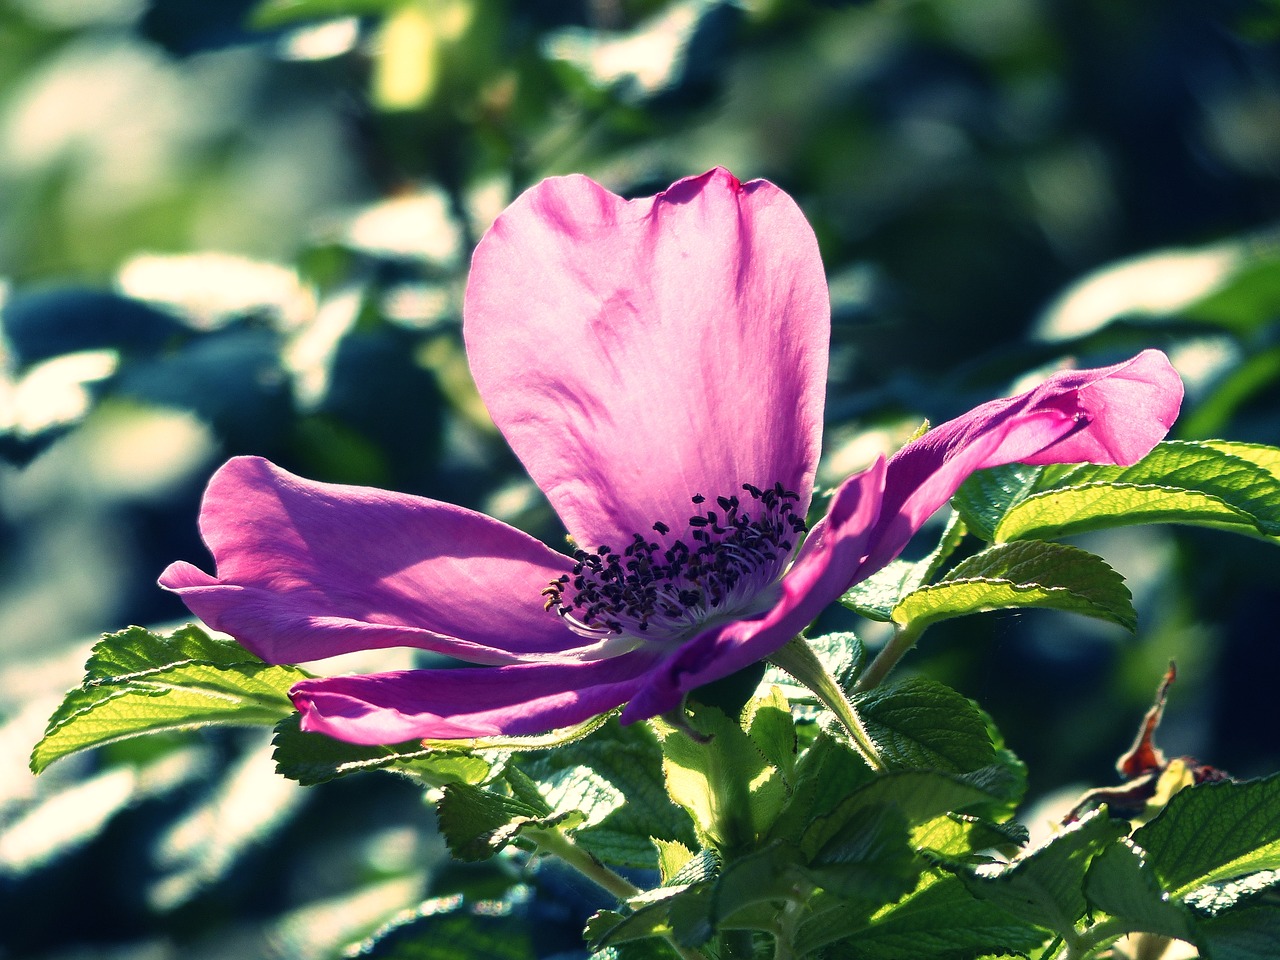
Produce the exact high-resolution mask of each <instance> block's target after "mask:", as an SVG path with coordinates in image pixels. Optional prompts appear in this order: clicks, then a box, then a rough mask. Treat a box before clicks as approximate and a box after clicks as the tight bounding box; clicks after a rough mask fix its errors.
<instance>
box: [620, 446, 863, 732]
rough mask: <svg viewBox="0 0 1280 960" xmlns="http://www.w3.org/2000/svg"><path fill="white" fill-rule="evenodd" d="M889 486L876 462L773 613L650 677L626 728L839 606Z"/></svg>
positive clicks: (696, 645)
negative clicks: (882, 497)
mask: <svg viewBox="0 0 1280 960" xmlns="http://www.w3.org/2000/svg"><path fill="white" fill-rule="evenodd" d="M884 482H885V464H884V461H883V460H878V461H876V463H875V464H873V465H872V466H871V467H870V468H868V469H867V470H865V471H863V472H862V473H860V474H857V475H856V476H853V477H850V478H849V479H848V480H846V481H845V482H844V483H843V484H841V485H840V488H839V489H838V490H837V491H836V492H835V494H834V495H833V496H832V498H831V506H830V509H829V511H828V512H827V515H826V517H825V518H823V522H822V523H821V524H819V525H817V526H815V528H814V530H813V532H812V533H811V535H810V536H809V539H808V540H806V541H805V546H806V549H805V551H804V552H803V554H802V555H801V556H800V557H799V558H798V559H797V560H796V562H795V564H794V565H792V567H791V569H790V570H789V571H788V572H787V575H786V576H785V577H783V579H782V583H781V584H780V585H779V586H780V596H779V598H778V601H777V603H776V604H775V605H774V606H773V608H772V609H771V610H770V611H769V612H768V613H767V614H765V615H764V616H763V617H762V618H760V619H759V620H740V621H737V622H735V623H728V624H725V625H723V626H721V627H718V628H716V629H712V630H708V631H706V632H704V633H702V634H700V635H699V636H697V637H695V638H694V639H693V640H691V641H689V642H688V643H686V644H684V646H682V647H681V648H680V650H679V651H678V652H677V653H676V654H675V655H674V656H672V657H670V658H669V659H668V660H667V661H666V662H665V663H663V664H662V665H661V667H660V668H659V669H657V670H654V671H652V672H651V673H650V674H649V676H648V677H647V679H646V683H645V686H644V688H643V689H642V690H641V691H640V692H639V693H638V694H637V695H636V696H635V697H634V698H633V699H632V700H631V702H630V703H628V704H627V707H626V709H625V710H623V712H622V720H623V722H624V723H631V722H633V721H635V720H643V719H644V718H646V717H652V716H656V715H658V714H661V713H666V712H667V711H669V710H674V709H675V708H677V707H678V706H680V704H681V703H682V702H683V700H684V697H685V695H686V694H687V693H689V691H690V690H693V689H694V688H695V687H700V686H702V685H703V684H706V683H710V682H711V681H713V680H719V679H720V678H721V677H727V676H728V675H729V674H731V673H733V672H735V671H737V670H741V669H742V668H743V667H746V666H749V665H750V664H752V663H755V662H756V661H757V660H762V659H764V658H765V657H767V656H769V654H771V653H773V652H774V651H775V650H777V649H779V648H780V647H782V646H783V645H784V644H786V643H787V642H788V641H789V640H790V639H791V638H792V637H794V636H796V635H797V634H798V633H799V632H800V631H801V630H803V629H804V628H805V627H807V626H808V625H809V624H810V623H811V622H812V621H813V620H814V619H816V618H817V616H818V614H820V613H821V612H822V611H823V609H824V608H826V606H827V605H828V604H830V603H832V602H833V601H835V600H836V599H837V598H839V596H840V595H841V594H842V593H844V591H845V590H847V589H848V588H849V571H850V570H856V569H858V568H859V567H860V566H861V565H862V562H863V560H864V559H865V557H866V554H867V546H868V543H869V541H870V537H871V533H872V530H873V529H874V527H875V523H876V519H877V517H878V516H879V515H880V503H881V496H882V494H883V490H884Z"/></svg>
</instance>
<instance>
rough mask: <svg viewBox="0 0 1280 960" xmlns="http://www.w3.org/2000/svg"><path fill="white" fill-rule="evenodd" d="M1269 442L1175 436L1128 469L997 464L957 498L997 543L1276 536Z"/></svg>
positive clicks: (1278, 500) (968, 518)
mask: <svg viewBox="0 0 1280 960" xmlns="http://www.w3.org/2000/svg"><path fill="white" fill-rule="evenodd" d="M1264 449H1265V448H1261V449H1259V448H1250V447H1248V446H1247V445H1246V446H1241V447H1233V446H1230V445H1228V446H1223V445H1219V444H1217V442H1211V443H1189V442H1185V441H1171V442H1165V443H1161V444H1159V445H1158V446H1157V447H1156V448H1155V449H1154V450H1152V451H1151V453H1149V454H1148V455H1147V456H1146V457H1145V458H1144V459H1143V460H1141V461H1140V462H1138V463H1136V464H1134V465H1133V466H1131V467H1118V466H1098V465H1094V464H1083V465H1079V466H1049V467H1026V466H1013V467H998V468H995V469H993V470H987V471H979V472H978V473H977V474H975V475H974V476H973V477H971V478H970V479H969V480H968V481H966V482H965V484H964V485H963V486H962V487H961V488H960V491H959V492H958V493H957V495H956V497H955V499H954V500H953V504H954V506H955V507H956V509H957V510H959V511H960V513H961V515H962V516H963V517H964V519H965V523H966V524H967V525H968V526H969V529H970V530H972V531H973V532H974V533H975V534H977V535H978V536H981V537H983V538H984V539H987V540H991V541H1009V540H1019V539H1028V538H1040V539H1052V538H1057V537H1064V536H1068V535H1071V534H1077V533H1083V532H1085V531H1087V530H1097V529H1102V528H1106V527H1117V526H1124V525H1127V524H1135V523H1186V524H1198V525H1203V526H1211V527H1219V528H1226V529H1230V530H1233V531H1235V532H1239V533H1248V534H1253V535H1255V536H1258V535H1260V536H1265V537H1274V536H1277V535H1280V478H1277V476H1276V475H1275V473H1274V472H1273V471H1272V470H1271V469H1268V467H1267V466H1266V465H1264V464H1263V463H1261V462H1259V461H1260V460H1265V459H1267V457H1268V455H1264V454H1263V453H1262V450H1264ZM1228 451H1230V452H1228Z"/></svg>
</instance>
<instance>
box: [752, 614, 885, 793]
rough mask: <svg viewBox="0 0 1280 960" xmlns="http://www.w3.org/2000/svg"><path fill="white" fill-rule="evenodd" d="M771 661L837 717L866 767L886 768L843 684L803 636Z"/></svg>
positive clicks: (773, 656) (792, 640) (778, 651)
mask: <svg viewBox="0 0 1280 960" xmlns="http://www.w3.org/2000/svg"><path fill="white" fill-rule="evenodd" d="M769 659H770V660H771V661H772V662H773V663H774V665H775V666H777V667H779V668H781V669H782V670H785V671H786V672H787V673H789V674H791V676H793V677H795V678H796V679H797V680H798V681H800V682H801V683H802V684H804V685H805V686H806V687H808V688H809V689H810V690H811V691H812V692H813V695H814V696H815V697H817V698H818V700H819V701H821V703H822V704H823V706H825V707H826V708H827V709H828V710H830V711H831V712H832V713H834V714H835V715H836V719H838V720H839V721H840V723H841V724H842V725H843V726H844V728H845V730H847V731H848V732H849V737H850V738H851V739H852V740H853V743H854V746H856V747H857V748H858V752H859V753H861V754H862V758H863V759H864V760H866V761H867V765H868V766H869V767H871V769H872V770H881V771H882V770H884V769H885V763H884V760H882V759H881V757H880V750H879V748H878V747H877V746H876V744H875V741H874V740H872V739H871V734H869V733H867V728H866V727H865V726H863V723H862V718H861V717H859V716H858V711H857V710H856V709H854V706H853V704H851V703H850V702H849V698H848V697H846V696H845V695H844V691H842V690H841V689H840V685H839V684H837V683H836V681H835V678H834V677H832V676H831V674H830V673H828V672H827V668H826V667H824V666H823V665H822V661H821V660H819V659H818V657H817V655H816V654H815V653H814V652H813V649H812V648H811V647H810V646H809V644H807V643H805V641H804V638H803V637H794V638H792V639H791V640H790V641H789V642H788V643H787V645H786V646H785V647H783V648H782V649H780V650H776V651H774V653H773V655H772V656H770V657H769Z"/></svg>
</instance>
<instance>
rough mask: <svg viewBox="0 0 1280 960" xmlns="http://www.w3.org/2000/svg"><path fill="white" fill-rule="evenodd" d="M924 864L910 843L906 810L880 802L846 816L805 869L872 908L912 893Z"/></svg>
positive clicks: (832, 888)
mask: <svg viewBox="0 0 1280 960" xmlns="http://www.w3.org/2000/svg"><path fill="white" fill-rule="evenodd" d="M923 868H924V863H923V861H921V860H920V859H918V858H917V857H916V855H915V851H914V850H913V849H912V848H911V843H910V839H909V837H908V834H907V820H906V817H905V816H904V815H903V812H902V810H901V809H900V808H899V807H898V806H897V805H896V804H890V803H879V804H871V805H868V806H863V807H860V808H858V809H857V810H856V811H854V812H853V814H852V815H851V816H850V817H848V818H847V819H845V820H844V822H843V823H842V825H841V827H840V829H839V831H838V832H837V833H835V834H833V835H832V836H830V837H828V838H827V840H826V842H825V843H824V844H823V845H822V847H821V848H820V849H819V850H818V851H817V852H816V853H815V854H814V856H813V858H812V859H811V860H810V861H809V863H808V864H807V866H806V868H805V870H804V874H805V875H806V876H807V877H808V878H809V879H810V880H812V881H813V882H814V883H816V884H817V885H818V886H819V887H821V888H822V889H824V890H826V891H827V892H829V893H832V894H835V895H836V896H838V897H840V898H841V899H843V900H844V901H845V902H846V903H850V904H852V905H853V906H854V907H856V908H859V909H864V910H866V911H867V912H870V911H871V910H873V909H875V908H876V907H879V906H881V905H883V904H885V903H891V902H893V901H894V900H897V899H898V898H899V897H901V896H903V895H905V894H907V893H909V892H910V891H911V890H912V888H914V887H915V885H916V880H917V879H918V878H919V876H920V872H921V870H922V869H923Z"/></svg>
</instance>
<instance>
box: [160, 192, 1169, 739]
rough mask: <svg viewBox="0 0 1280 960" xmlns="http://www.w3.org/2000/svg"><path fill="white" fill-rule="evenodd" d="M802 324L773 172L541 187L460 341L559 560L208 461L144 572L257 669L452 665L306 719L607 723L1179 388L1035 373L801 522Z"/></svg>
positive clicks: (358, 694)
mask: <svg viewBox="0 0 1280 960" xmlns="http://www.w3.org/2000/svg"><path fill="white" fill-rule="evenodd" d="M829 329H830V313H829V303H828V294H827V287H826V282H825V280H824V276H823V269H822V263H821V260H820V259H819V256H818V247H817V243H816V241H815V239H814V235H813V232H812V230H811V229H810V228H809V225H808V224H807V223H806V221H805V219H804V216H803V215H802V214H801V212H800V210H799V208H798V207H797V206H796V205H795V203H794V202H793V201H792V200H791V199H790V198H789V197H788V196H787V195H786V194H784V193H783V192H782V191H780V190H779V189H778V188H777V187H775V186H773V185H772V184H770V183H767V182H764V181H754V182H751V183H747V184H742V183H739V181H738V180H736V179H735V178H734V177H733V176H732V175H731V174H729V173H728V172H727V171H725V170H720V169H717V170H712V171H710V172H708V173H705V174H703V175H702V176H700V177H694V178H691V179H687V180H681V181H680V182H678V183H676V184H674V185H673V186H671V188H670V189H668V190H667V191H665V192H664V193H661V194H659V195H658V196H656V197H652V198H648V199H643V200H632V201H624V200H622V199H621V198H619V197H617V196H615V195H614V194H612V193H609V192H608V191H607V190H605V189H604V188H602V187H600V186H599V185H598V184H596V183H593V182H592V181H591V180H589V179H587V178H585V177H581V176H573V177H563V178H556V179H551V180H546V181H544V182H542V183H541V184H539V185H538V186H536V187H534V188H532V189H531V190H529V191H528V192H526V193H525V194H524V195H523V196H521V197H520V198H519V199H518V200H516V202H515V203H513V204H512V205H511V207H510V208H509V209H508V210H507V211H506V212H505V213H504V214H503V215H502V216H501V217H500V218H499V219H498V221H497V222H496V223H495V224H494V226H493V228H492V229H491V230H490V231H489V232H488V234H487V235H486V236H485V238H484V239H483V240H482V241H481V242H480V244H479V246H478V248H477V249H476V253H475V257H474V261H473V263H472V271H471V278H470V283H469V286H468V289H467V296H466V305H465V322H464V332H465V336H466V344H467V351H468V354H469V356H470V360H471V369H472V373H473V374H474V376H475V381H476V385H477V387H478V388H479V390H480V394H481V396H482V397H483V399H484V401H485V403H486V404H487V405H488V408H489V412H490V413H491V414H492V416H493V419H494V422H495V423H496V424H497V425H498V427H499V428H500V429H501V430H502V432H503V434H504V435H505V437H506V439H507V441H508V442H509V443H510V444H511V446H512V448H513V449H514V450H515V452H516V454H517V455H518V456H519V457H520V459H521V461H522V462H523V463H524V465H525V467H526V468H527V469H528V471H529V473H530V475H531V476H532V477H533V479H534V480H535V481H536V482H537V484H538V486H540V487H541V488H542V490H543V492H544V493H545V494H546V495H547V497H548V499H549V500H550V502H551V504H552V506H553V507H554V508H555V509H556V511H557V513H558V514H559V515H560V518H561V519H562V520H563V521H564V523H565V526H566V527H567V528H568V530H569V533H570V534H571V535H572V538H573V542H574V544H576V545H577V547H578V548H579V549H578V551H577V552H576V553H575V555H574V556H565V555H563V554H560V553H557V552H556V551H553V550H551V549H550V548H548V547H546V546H545V545H543V544H542V543H540V542H539V541H537V540H534V539H533V538H532V537H529V536H527V535H526V534H524V533H521V532H520V531H518V530H515V529H513V528H512V527H509V526H506V525H505V524H503V523H500V522H498V521H497V520H494V519H491V518H490V517H487V516H484V515H483V514H480V513H475V512H472V511H470V510H465V509H463V508H461V507H457V506H452V505H450V504H447V503H440V502H437V501H434V500H427V499H421V498H417V497H410V496H405V495H402V494H397V493H389V492H386V491H381V490H372V489H363V488H357V487H347V486H335V485H330V484H321V483H314V482H311V481H308V480H303V479H300V478H298V477H295V476H292V475H290V474H288V473H286V472H284V471H283V470H281V469H279V468H278V467H275V466H273V465H272V464H270V463H268V462H266V461H265V460H260V459H255V458H237V459H234V460H232V461H230V462H229V463H227V464H226V465H225V466H223V467H222V468H221V469H220V470H219V471H218V472H217V473H216V474H215V475H214V477H213V479H212V480H211V481H210V483H209V488H208V491H207V492H206V494H205V499H204V504H203V507H202V509H201V513H200V528H201V532H202V534H203V536H204V539H205V542H206V543H207V544H208V545H209V548H210V549H211V551H212V552H213V556H214V559H215V561H216V563H217V576H209V575H208V574H206V573H204V572H202V571H201V570H199V569H197V568H196V567H194V566H192V565H191V564H189V563H185V562H178V563H174V564H172V565H171V566H170V567H169V568H168V569H167V570H166V571H165V572H164V574H163V575H162V576H161V578H160V583H161V584H162V585H163V586H165V587H167V588H168V589H170V590H173V591H175V592H176V593H178V594H179V595H181V597H182V598H183V600H184V601H185V602H186V604H187V606H188V607H190V609H191V610H192V612H193V613H195V614H196V615H197V616H199V617H200V618H201V619H203V620H204V621H205V622H206V623H208V624H209V625H210V626H211V627H213V628H215V629H218V630H222V631H225V632H227V633H229V634H231V635H232V636H233V637H235V638H236V639H237V640H239V641H240V643H242V644H243V645H244V646H246V647H247V648H249V649H250V650H252V651H253V652H254V653H256V654H258V655H259V656H261V657H262V658H263V659H265V660H267V661H268V662H271V663H297V662H305V661H311V660H318V659H322V658H325V657H330V656H334V655H335V654H341V653H347V652H350V651H354V650H365V649H371V648H382V647H392V646H408V647H417V648H420V649H424V650H433V651H437V652H440V653H444V654H448V655H450V656H452V657H456V658H458V659H460V660H464V661H468V662H470V663H472V664H477V665H478V666H476V667H469V668H459V669H453V670H408V671H398V672H394V673H382V674H375V675H371V676H342V677H325V678H320V679H314V680H306V681H304V682H302V683H299V684H298V685H297V686H295V687H294V689H293V691H292V696H293V700H294V703H295V704H296V705H297V707H298V709H299V710H300V711H301V712H302V725H303V728H304V729H306V730H315V731H322V732H324V733H327V734H330V735H331V736H334V737H337V738H339V739H342V740H348V741H351V742H355V743H393V742H400V741H404V740H410V739H414V738H437V739H447V738H469V737H476V736H486V735H494V734H531V733H539V732H543V731H546V730H550V729H553V728H556V727H562V726H567V725H570V724H573V723H577V722H579V721H582V720H585V719H587V718H589V717H591V716H594V715H596V714H599V713H602V712H604V711H608V710H611V709H613V708H615V707H618V706H620V705H623V704H625V705H626V706H625V709H624V710H623V714H622V718H623V721H624V722H630V721H634V720H639V719H642V718H645V717H650V716H654V715H656V714H659V713H663V712H666V711H669V710H672V709H674V708H677V707H679V706H680V704H681V703H682V702H683V698H684V696H685V695H686V694H687V693H688V692H689V691H690V690H692V689H693V688H694V687H697V686H700V685H702V684H705V683H708V682H710V681H712V680H716V679H718V678H720V677H724V676H726V675H728V674H729V673H732V672H734V671H736V670H738V669H739V668H741V667H744V666H747V665H748V664H750V663H753V662H755V661H757V660H760V659H761V658H764V657H767V656H769V655H770V654H771V653H773V652H774V651H776V650H777V649H778V648H780V647H781V646H782V645H783V644H785V643H786V642H787V641H788V640H790V639H791V638H792V637H793V636H795V635H796V634H797V633H798V632H799V631H800V630H801V629H802V628H804V627H805V626H806V625H807V624H808V623H809V622H810V621H812V620H813V619H814V617H815V616H817V614H818V613H819V612H820V611H821V610H822V609H823V608H824V607H825V606H827V605H828V604H829V603H831V602H832V601H834V600H835V599H836V598H837V597H839V596H840V595H841V594H842V593H843V592H844V591H845V590H847V589H848V588H849V587H850V586H851V585H852V584H854V583H856V582H858V581H859V580H861V579H864V578H865V577H867V576H869V575H870V574H871V573H873V572H874V571H876V570H877V569H879V568H880V567H882V566H883V565H884V564H886V563H888V562H889V561H890V560H891V559H893V558H894V557H895V556H897V554H898V553H899V552H900V551H901V550H902V548H903V547H904V546H905V545H906V543H907V541H908V540H909V539H910V537H911V535H912V534H913V533H914V532H915V531H916V530H918V529H919V528H920V526H921V524H922V523H923V522H924V521H925V520H926V519H927V518H928V517H929V515H930V514H932V513H933V512H934V511H935V510H936V509H937V508H938V507H940V506H941V505H942V504H944V503H945V502H946V501H947V500H948V499H949V498H950V497H951V495H952V494H953V493H954V492H955V490H956V488H957V487H958V486H959V485H960V483H961V482H962V481H963V480H964V479H965V477H967V476H968V475H969V474H970V473H972V472H973V471H974V470H977V469H980V468H982V467H990V466H995V465H998V464H1005V463H1011V462H1023V463H1057V462H1075V461H1081V460H1090V461H1094V462H1099V463H1122V464H1129V463H1133V462H1134V461H1136V460H1138V459H1140V458H1141V457H1142V456H1144V455H1145V454H1146V453H1147V451H1148V450H1150V449H1151V447H1152V446H1153V445H1154V444H1155V443H1157V442H1158V441H1159V440H1160V439H1161V438H1162V437H1163V436H1164V435H1165V433H1166V431H1167V430H1168V428H1169V426H1170V424H1171V423H1172V422H1173V420H1174V418H1175V416H1176V415H1177V411H1178V407H1179V404H1180V402H1181V398H1182V384H1181V382H1180V381H1179V379H1178V377H1177V374H1175V373H1174V371H1173V369H1172V368H1171V367H1170V366H1169V363H1168V361H1167V360H1166V359H1165V358H1164V356H1163V355H1162V354H1160V353H1158V352H1155V351H1147V352H1144V353H1141V354H1139V355H1138V356H1136V357H1134V358H1133V359H1131V360H1129V361H1127V362H1125V363H1121V364H1117V365H1116V366H1113V367H1106V368H1103V369H1098V370H1078V371H1072V372H1067V373H1059V374H1056V375H1054V376H1052V377H1050V378H1049V379H1048V380H1047V381H1045V382H1044V383H1043V384H1042V385H1041V386H1040V387H1039V388H1037V389H1035V390H1033V391H1031V392H1030V393H1025V394H1022V395H1021V396H1017V397H1012V398H1009V399H1005V400H997V401H994V402H992V403H988V404H984V405H983V406H980V407H978V408H976V409H975V410H972V411H970V412H969V413H967V414H965V415H964V416H962V417H959V418H957V419H955V420H952V421H950V422H948V423H945V424H943V425H941V426H939V427H937V428H935V429H933V430H931V431H930V432H928V433H927V434H925V435H924V436H923V437H921V438H920V439H918V440H916V441H914V442H912V443H909V444H908V445H907V446H905V447H904V448H903V449H902V450H900V451H899V452H898V453H897V454H896V455H895V456H894V457H892V458H891V459H890V460H889V461H887V462H884V461H880V462H877V463H876V464H875V465H874V466H872V467H871V468H870V469H868V470H866V471H865V472H863V473H861V474H858V475H857V476H855V477H852V478H850V479H849V480H848V481H846V482H845V483H844V484H843V485H842V486H841V487H840V488H839V490H838V491H837V492H836V494H835V495H834V497H833V498H832V501H831V506H830V509H829V511H828V513H827V515H826V516H825V517H824V518H823V519H822V520H821V521H819V522H818V523H817V524H816V525H815V528H814V529H813V530H812V531H810V532H809V533H808V536H807V537H805V536H804V524H803V518H804V517H805V516H806V512H807V511H808V508H809V503H810V499H811V496H812V490H813V477H814V470H815V466H816V463H817V459H818V451H819V446H820V443H821V434H822V407H823V395H824V390H825V381H826V358H827V349H828V336H829ZM802 541H803V542H802Z"/></svg>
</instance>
